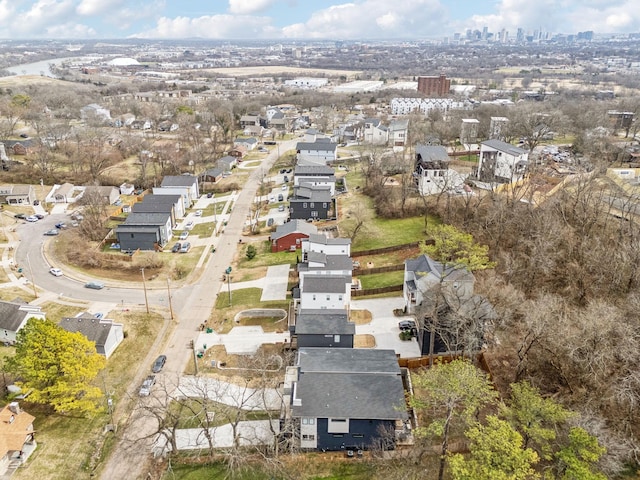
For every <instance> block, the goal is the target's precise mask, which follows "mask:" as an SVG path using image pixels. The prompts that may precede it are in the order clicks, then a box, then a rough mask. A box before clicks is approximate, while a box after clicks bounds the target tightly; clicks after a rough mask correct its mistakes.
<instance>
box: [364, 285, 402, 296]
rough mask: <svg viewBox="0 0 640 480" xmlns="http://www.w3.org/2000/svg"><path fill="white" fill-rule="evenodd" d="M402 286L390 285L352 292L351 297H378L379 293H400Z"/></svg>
mask: <svg viewBox="0 0 640 480" xmlns="http://www.w3.org/2000/svg"><path fill="white" fill-rule="evenodd" d="M401 291H402V285H391V286H389V287H380V288H369V289H367V290H353V291H352V292H351V296H352V297H365V296H367V295H378V294H379V293H388V292H401Z"/></svg>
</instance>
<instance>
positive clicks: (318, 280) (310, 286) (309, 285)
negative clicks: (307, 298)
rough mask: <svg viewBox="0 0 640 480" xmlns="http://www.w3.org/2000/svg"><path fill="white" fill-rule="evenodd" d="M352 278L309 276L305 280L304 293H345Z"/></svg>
mask: <svg viewBox="0 0 640 480" xmlns="http://www.w3.org/2000/svg"><path fill="white" fill-rule="evenodd" d="M347 283H351V278H349V277H344V276H333V275H309V276H306V277H305V279H304V288H303V291H304V293H345V291H346V286H345V285H346V284H347Z"/></svg>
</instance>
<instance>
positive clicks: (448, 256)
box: [422, 224, 495, 271]
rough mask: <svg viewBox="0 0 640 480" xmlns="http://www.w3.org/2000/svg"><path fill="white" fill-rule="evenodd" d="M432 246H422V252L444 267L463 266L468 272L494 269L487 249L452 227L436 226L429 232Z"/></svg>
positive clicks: (468, 235)
mask: <svg viewBox="0 0 640 480" xmlns="http://www.w3.org/2000/svg"><path fill="white" fill-rule="evenodd" d="M430 236H431V239H432V240H433V244H432V245H429V244H424V245H423V246H422V252H423V253H426V254H427V255H429V256H430V257H431V258H433V259H434V260H438V261H439V262H442V263H444V264H445V265H463V266H465V267H466V268H467V269H468V270H470V271H475V270H485V269H487V268H493V267H495V263H494V262H491V261H489V247H488V246H486V245H479V244H477V243H475V242H474V241H473V236H472V235H470V234H468V233H464V232H461V231H460V230H458V229H457V228H456V227H454V226H453V225H444V224H443V225H437V226H435V227H433V229H432V230H431V232H430Z"/></svg>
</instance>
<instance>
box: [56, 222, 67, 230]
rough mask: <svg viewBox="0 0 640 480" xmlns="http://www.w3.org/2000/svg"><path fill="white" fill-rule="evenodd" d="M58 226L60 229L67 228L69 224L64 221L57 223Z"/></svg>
mask: <svg viewBox="0 0 640 480" xmlns="http://www.w3.org/2000/svg"><path fill="white" fill-rule="evenodd" d="M56 228H59V229H63V228H67V224H66V223H64V222H59V223H56Z"/></svg>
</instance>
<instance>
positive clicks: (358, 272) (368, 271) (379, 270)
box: [353, 264, 404, 277]
mask: <svg viewBox="0 0 640 480" xmlns="http://www.w3.org/2000/svg"><path fill="white" fill-rule="evenodd" d="M400 270H404V265H403V264H398V265H388V266H386V267H373V268H356V269H354V271H353V273H354V275H356V276H358V277H359V276H361V275H373V274H374V273H386V272H398V271H400Z"/></svg>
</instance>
